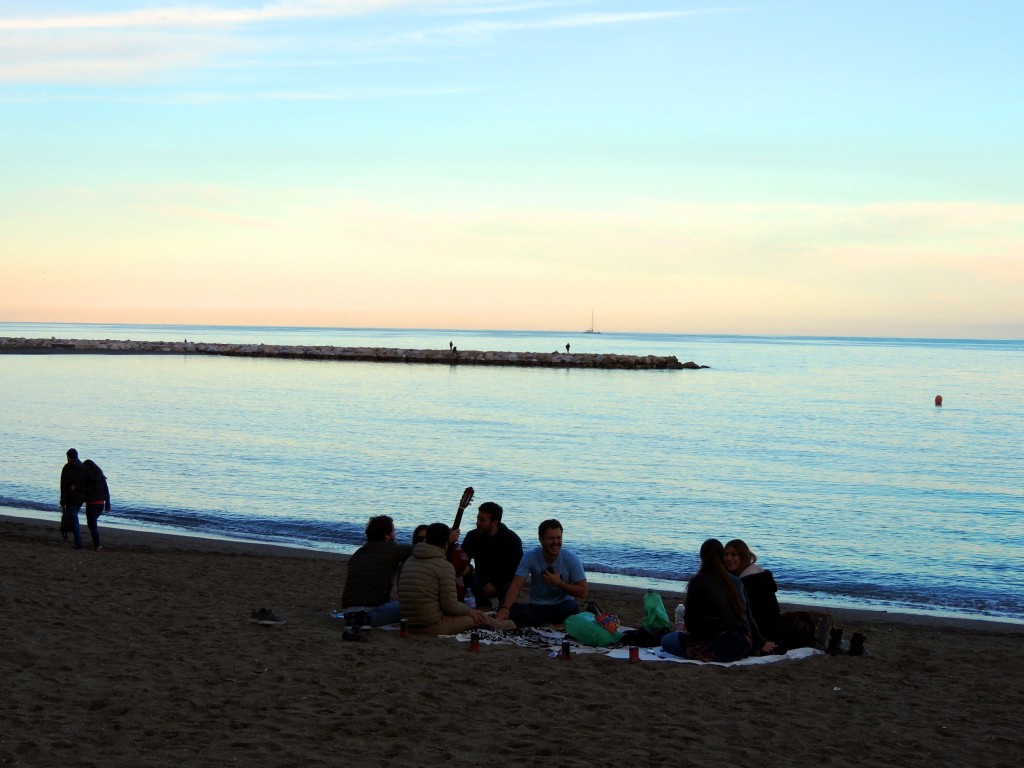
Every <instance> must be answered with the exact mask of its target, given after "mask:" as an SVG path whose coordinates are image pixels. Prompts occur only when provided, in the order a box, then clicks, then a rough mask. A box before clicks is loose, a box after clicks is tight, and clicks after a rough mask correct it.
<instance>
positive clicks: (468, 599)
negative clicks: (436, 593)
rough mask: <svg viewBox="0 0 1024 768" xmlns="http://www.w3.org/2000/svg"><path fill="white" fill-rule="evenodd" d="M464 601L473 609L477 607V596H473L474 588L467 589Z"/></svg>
mask: <svg viewBox="0 0 1024 768" xmlns="http://www.w3.org/2000/svg"><path fill="white" fill-rule="evenodd" d="M462 601H463V602H464V603H465V604H466V605H468V606H469V607H470V608H471V609H475V608H476V598H475V597H473V590H472V589H467V590H466V596H465V597H464V598H463V599H462Z"/></svg>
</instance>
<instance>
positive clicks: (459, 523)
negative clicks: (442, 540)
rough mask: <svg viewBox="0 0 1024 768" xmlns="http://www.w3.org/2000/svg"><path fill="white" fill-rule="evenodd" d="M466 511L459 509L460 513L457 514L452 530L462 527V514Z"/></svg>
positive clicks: (462, 508) (463, 508)
mask: <svg viewBox="0 0 1024 768" xmlns="http://www.w3.org/2000/svg"><path fill="white" fill-rule="evenodd" d="M465 511H466V508H465V507H459V511H458V512H456V513H455V522H454V523H452V530H453V531H454V530H455V529H456V528H459V527H461V526H462V513H463V512H465Z"/></svg>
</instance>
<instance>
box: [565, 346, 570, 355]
mask: <svg viewBox="0 0 1024 768" xmlns="http://www.w3.org/2000/svg"><path fill="white" fill-rule="evenodd" d="M565 354H569V345H568V344H566V345H565Z"/></svg>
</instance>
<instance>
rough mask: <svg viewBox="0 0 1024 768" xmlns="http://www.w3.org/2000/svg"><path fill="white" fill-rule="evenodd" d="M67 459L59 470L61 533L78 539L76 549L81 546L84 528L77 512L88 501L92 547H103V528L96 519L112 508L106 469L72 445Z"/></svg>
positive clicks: (86, 515) (87, 512)
mask: <svg viewBox="0 0 1024 768" xmlns="http://www.w3.org/2000/svg"><path fill="white" fill-rule="evenodd" d="M67 457H68V462H67V464H65V465H64V469H62V470H61V473H60V509H61V520H60V532H61V534H62V535H63V536H64V538H65V539H67V537H68V534H69V533H71V534H73V535H74V538H75V549H82V546H83V545H82V529H81V527H80V526H79V523H78V512H79V510H81V508H82V505H83V504H85V520H86V524H87V525H88V526H89V534H90V535H91V536H92V546H93V549H96V550H100V549H103V547H102V546H101V545H100V529H99V526H98V525H97V523H96V521H97V520H98V519H99V516H100V515H101V514H103V512H104V511H106V512H109V511H110V489H109V488H108V487H107V478H106V476H105V475H104V474H103V470H101V469H100V468H99V466H98V465H97V464H96V462H94V461H93V460H92V459H86V460H85V461H82V460H80V459H79V458H78V451H77V450H75V449H74V448H69V449H68V452H67Z"/></svg>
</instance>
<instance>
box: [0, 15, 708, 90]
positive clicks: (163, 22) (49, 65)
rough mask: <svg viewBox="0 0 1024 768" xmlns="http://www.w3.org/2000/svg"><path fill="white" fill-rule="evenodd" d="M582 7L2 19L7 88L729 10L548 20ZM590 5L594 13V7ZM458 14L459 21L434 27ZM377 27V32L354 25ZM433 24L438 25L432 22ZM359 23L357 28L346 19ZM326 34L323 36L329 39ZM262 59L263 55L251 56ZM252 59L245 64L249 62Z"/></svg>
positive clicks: (265, 66) (265, 63)
mask: <svg viewBox="0 0 1024 768" xmlns="http://www.w3.org/2000/svg"><path fill="white" fill-rule="evenodd" d="M580 5H581V4H580V3H579V2H571V1H570V2H568V3H566V2H529V0H527V1H526V2H518V3H517V2H508V3H479V2H470V3H465V2H457V0H447V1H445V0H283V1H282V2H277V3H264V4H260V5H253V6H251V7H233V8H218V7H216V6H210V5H166V6H154V7H150V8H140V9H137V10H130V11H115V12H96V13H78V14H75V13H71V14H63V15H61V14H53V13H50V14H46V13H39V12H36V13H32V12H28V13H22V14H9V15H7V16H0V83H8V84H11V83H16V84H31V83H49V84H70V85H90V84H98V85H107V86H120V85H125V84H131V83H145V82H148V81H151V80H152V79H153V78H154V77H167V76H173V75H175V74H176V73H178V72H188V71H190V70H195V69H197V68H200V67H206V66H216V67H220V68H223V67H226V66H231V67H236V66H237V67H242V68H246V67H251V68H259V69H261V70H262V71H267V70H271V71H273V70H276V69H281V68H287V58H288V56H290V55H292V54H295V53H297V52H298V50H299V46H307V48H306V49H303V53H305V52H307V50H308V46H311V45H312V46H314V47H315V46H317V45H321V46H327V48H324V49H322V50H323V52H324V55H325V56H326V57H327V58H329V59H330V60H331V61H334V62H340V61H343V60H345V57H346V56H358V55H363V54H364V53H365V51H366V50H378V51H388V50H390V51H398V52H401V51H402V50H403V49H408V48H410V47H417V48H419V47H423V46H428V45H446V44H465V43H467V42H469V43H473V42H482V41H485V40H486V39H489V38H491V37H493V36H495V35H500V34H511V33H519V32H527V31H548V30H551V31H557V30H568V29H580V28H586V27H610V26H615V25H624V24H639V23H655V22H663V21H669V20H674V19H683V18H686V17H694V16H700V15H707V14H713V13H723V12H726V11H727V10H728V9H716V8H709V9H698V10H694V9H687V10H658V11H644V10H632V9H631V10H629V11H627V12H605V13H598V12H585V13H573V12H569V13H563V14H561V15H550V12H552V11H553V10H554V9H556V8H561V9H563V10H564V9H566V8H578V7H580ZM588 5H592V4H590V3H588ZM440 13H443V14H444V15H445V17H446V18H455V17H457V16H459V15H461V16H462V17H463V18H462V20H461V22H456V23H437V21H438V19H439V18H440V17H439V16H438V15H437V14H440ZM357 18H364V19H375V20H374V23H373V25H372V27H371V28H367V27H366V26H365V25H364V26H360V27H356V26H353V24H354V23H355V20H356V19H357ZM429 19H433V20H434V23H431V22H430V21H429ZM349 20H352V21H349ZM311 21H312V22H316V21H322V22H324V24H327V23H334V24H338V25H340V26H338V27H337V34H334V35H331V37H330V40H329V42H328V41H327V40H326V39H325V38H321V39H320V40H319V41H318V42H311V40H312V38H310V37H308V36H301V37H298V38H296V37H293V35H294V34H295V32H296V29H295V27H294V26H293V25H291V24H289V22H295V23H308V22H311ZM322 31H323V27H321V28H319V29H318V32H322ZM257 52H265V53H266V54H267V56H266V57H260V56H257V57H256V58H255V59H254V58H252V57H251V56H250V55H251V54H253V53H257ZM247 56H249V58H248V62H247V63H246V62H245V61H244V60H245V59H246V57H247Z"/></svg>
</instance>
